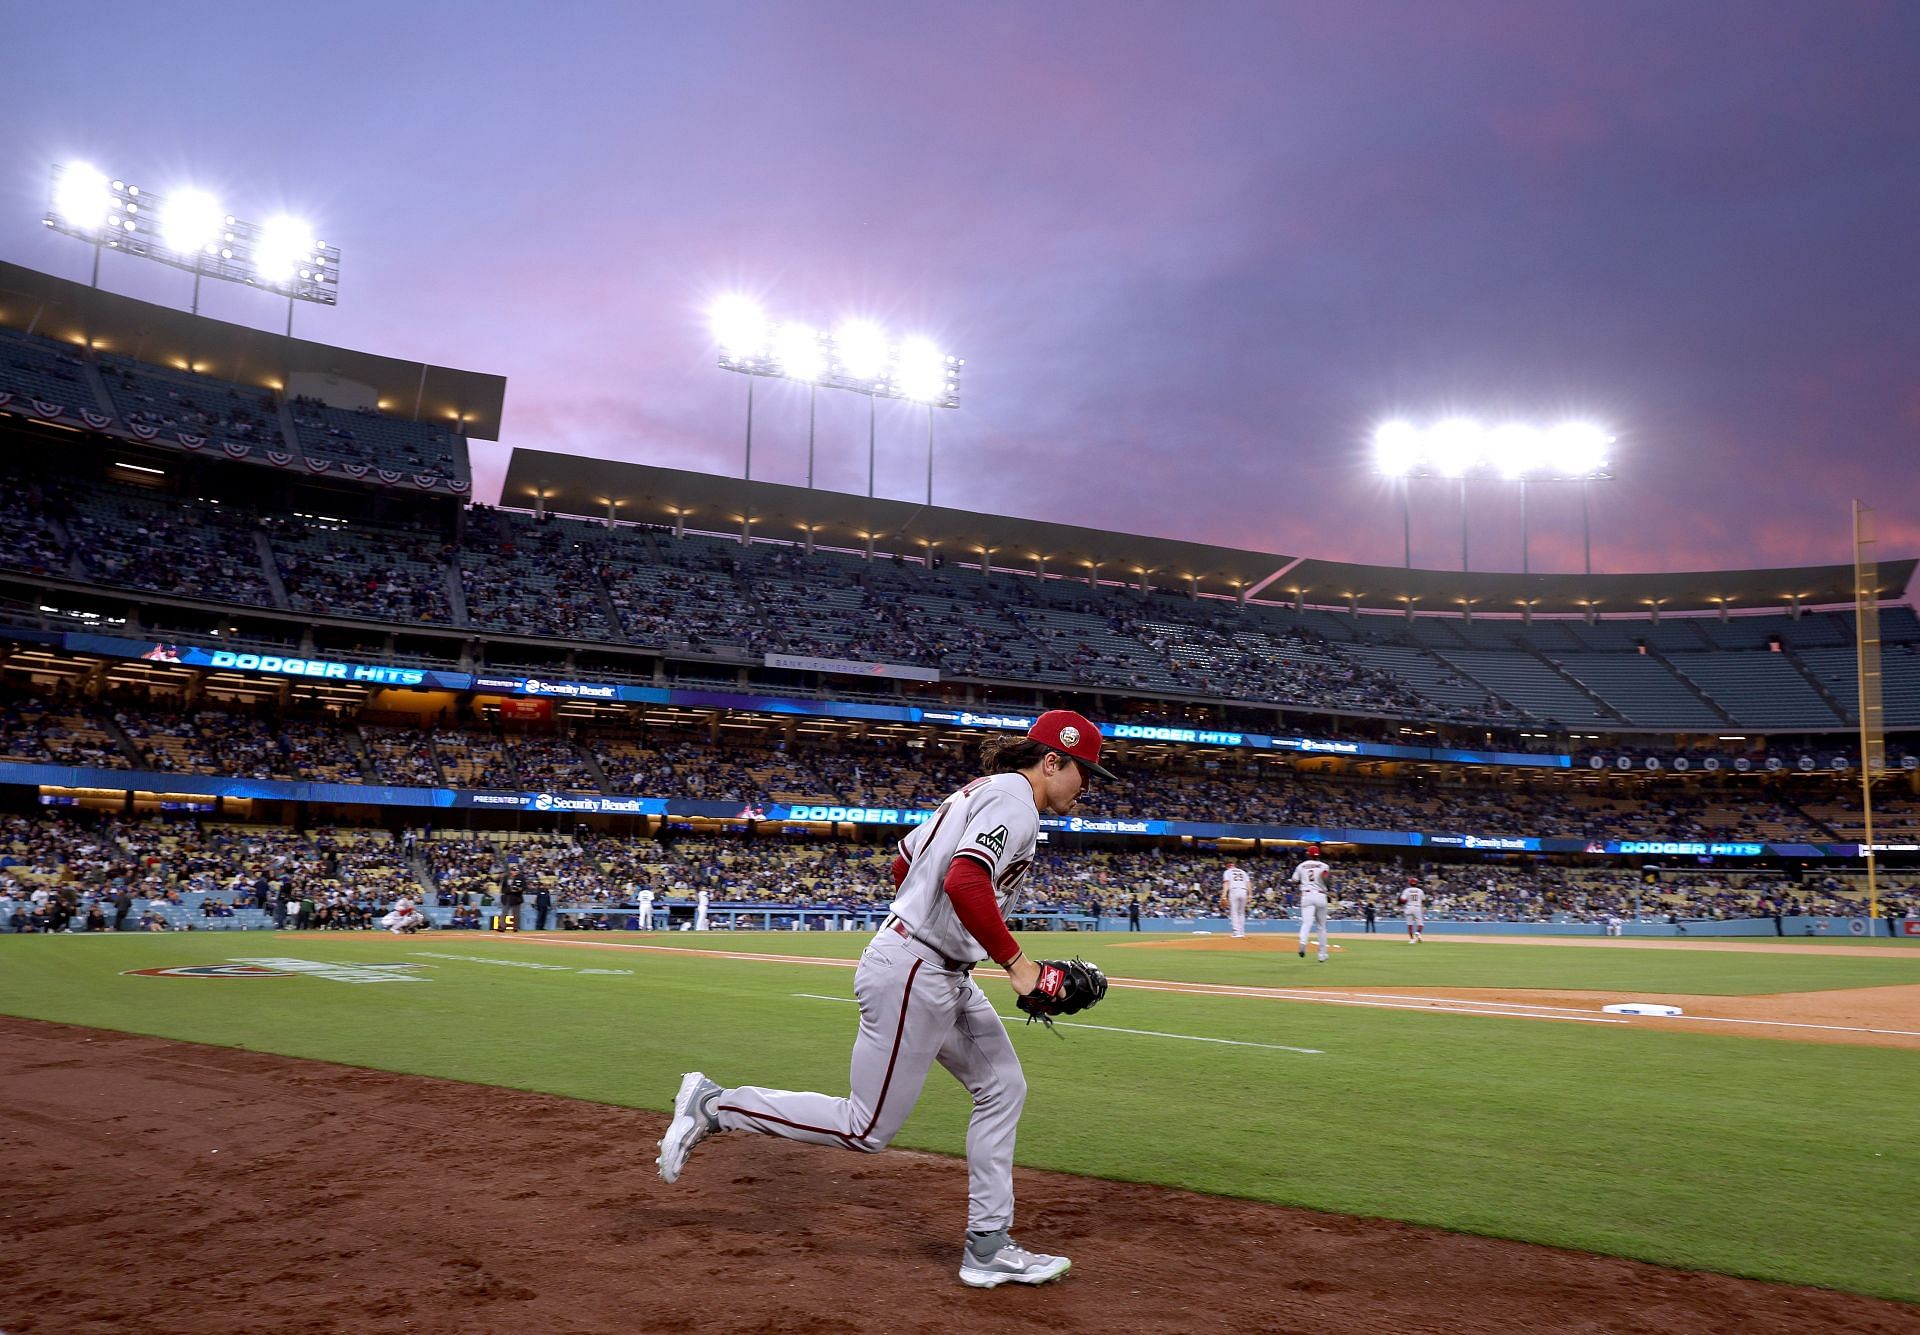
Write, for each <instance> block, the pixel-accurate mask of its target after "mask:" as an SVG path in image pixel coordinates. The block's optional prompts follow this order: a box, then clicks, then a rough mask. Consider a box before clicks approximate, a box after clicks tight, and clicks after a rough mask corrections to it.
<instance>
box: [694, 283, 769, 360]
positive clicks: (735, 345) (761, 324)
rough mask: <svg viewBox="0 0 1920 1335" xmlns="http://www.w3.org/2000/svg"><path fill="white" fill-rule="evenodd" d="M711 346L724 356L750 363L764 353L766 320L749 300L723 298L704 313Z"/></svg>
mask: <svg viewBox="0 0 1920 1335" xmlns="http://www.w3.org/2000/svg"><path fill="white" fill-rule="evenodd" d="M707 319H708V321H709V322H710V323H711V324H712V326H713V338H714V342H716V343H718V344H719V345H720V351H721V353H722V354H723V355H725V356H727V357H730V358H734V359H737V360H742V361H752V360H755V359H757V358H759V357H760V356H762V355H763V354H764V353H765V352H766V350H767V316H766V312H765V311H763V310H761V309H760V303H759V302H757V301H755V300H754V299H753V298H752V297H742V296H737V295H736V296H726V297H722V298H720V300H718V301H716V302H714V303H713V308H712V309H711V310H709V311H708V312H707Z"/></svg>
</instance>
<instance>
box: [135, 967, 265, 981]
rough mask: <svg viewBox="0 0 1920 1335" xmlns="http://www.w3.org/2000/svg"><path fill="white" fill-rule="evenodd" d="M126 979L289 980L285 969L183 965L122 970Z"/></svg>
mask: <svg viewBox="0 0 1920 1335" xmlns="http://www.w3.org/2000/svg"><path fill="white" fill-rule="evenodd" d="M120 972H121V973H123V974H125V975H126V976H128V977H139V978H291V977H293V975H292V974H291V973H289V972H287V971H286V970H285V969H269V968H266V967H264V966H262V965H258V964H183V965H179V966H177V967H175V968H172V969H122V970H121V971H120Z"/></svg>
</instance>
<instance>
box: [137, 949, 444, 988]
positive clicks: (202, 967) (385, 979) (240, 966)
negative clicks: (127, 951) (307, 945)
mask: <svg viewBox="0 0 1920 1335" xmlns="http://www.w3.org/2000/svg"><path fill="white" fill-rule="evenodd" d="M430 967H432V966H430V965H425V964H335V963H331V962H329V961H326V960H302V959H292V958H289V957H286V956H279V955H274V956H268V957H265V958H259V959H235V960H229V961H227V962H226V963H225V964H185V965H177V966H175V967H173V968H171V969H125V970H122V972H123V973H126V974H131V975H138V976H141V977H145V978H292V977H295V976H296V975H300V974H304V975H306V976H307V977H309V978H325V979H327V980H328V981H329V982H334V983H424V982H426V981H428V980H427V979H425V978H422V977H421V976H420V975H419V974H418V973H416V972H414V971H415V970H418V969H425V968H430Z"/></svg>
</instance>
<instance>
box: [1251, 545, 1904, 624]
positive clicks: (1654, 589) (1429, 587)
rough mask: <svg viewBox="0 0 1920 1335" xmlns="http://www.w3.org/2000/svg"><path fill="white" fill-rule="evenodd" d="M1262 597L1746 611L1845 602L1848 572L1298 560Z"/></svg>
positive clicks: (1463, 608) (1887, 596)
mask: <svg viewBox="0 0 1920 1335" xmlns="http://www.w3.org/2000/svg"><path fill="white" fill-rule="evenodd" d="M1913 567H1914V562H1913V560H1912V559H1911V558H1909V559H1906V560H1900V561H1882V562H1880V564H1879V580H1878V584H1879V590H1880V597H1881V600H1882V601H1888V600H1892V599H1898V598H1899V597H1901V595H1903V594H1904V593H1905V592H1906V588H1907V584H1908V583H1909V582H1910V581H1911V580H1912V578H1913ZM1263 596H1264V597H1266V598H1269V599H1272V600H1274V601H1277V602H1288V601H1294V600H1296V599H1297V600H1298V601H1301V602H1304V603H1317V604H1320V605H1322V606H1338V605H1343V604H1344V605H1350V606H1351V605H1358V606H1360V607H1365V608H1391V609H1392V610H1394V611H1405V610H1407V608H1408V607H1409V606H1411V607H1412V609H1413V611H1414V612H1416V613H1420V612H1450V613H1453V614H1454V615H1459V614H1461V613H1467V612H1471V613H1472V614H1474V615H1476V616H1477V615H1480V614H1482V613H1504V614H1507V615H1514V614H1522V613H1526V612H1532V613H1533V614H1535V615H1569V614H1580V615H1586V614H1589V613H1591V614H1593V615H1598V616H1608V615H1616V614H1621V613H1632V614H1635V615H1639V616H1651V615H1660V614H1665V613H1669V612H1695V613H1697V612H1719V611H1729V612H1736V611H1741V610H1745V609H1754V608H1773V609H1779V608H1782V607H1796V606H1797V607H1821V606H1832V605H1836V604H1842V603H1846V604H1850V603H1852V602H1853V567H1852V566H1850V565H1834V566H1795V567H1788V568H1786V569H1781V570H1698V571H1685V572H1679V573H1673V574H1643V575H1517V574H1500V573H1497V572H1491V571H1490V572H1486V573H1478V572H1476V573H1464V572H1461V571H1458V570H1405V569H1402V568H1400V567H1398V566H1363V565H1349V564H1347V563H1345V562H1341V561H1313V560H1307V561H1302V562H1300V563H1299V564H1298V565H1297V566H1295V567H1293V568H1292V569H1291V570H1289V571H1287V572H1286V574H1285V575H1283V576H1282V577H1281V578H1279V579H1277V580H1275V581H1274V582H1273V583H1272V584H1271V585H1269V586H1268V587H1267V589H1266V590H1265V592H1264V594H1263Z"/></svg>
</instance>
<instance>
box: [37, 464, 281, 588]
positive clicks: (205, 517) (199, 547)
mask: <svg viewBox="0 0 1920 1335" xmlns="http://www.w3.org/2000/svg"><path fill="white" fill-rule="evenodd" d="M59 518H60V519H61V521H62V522H63V523H64V524H65V525H66V528H67V533H68V535H69V536H70V537H71V539H72V541H73V547H74V551H75V553H76V554H77V555H78V556H79V557H80V560H81V562H82V564H83V565H84V566H85V567H86V569H87V572H88V573H89V574H90V575H91V576H92V578H94V579H95V580H97V581H99V582H100V583H102V584H110V585H119V586H122V587H126V588H135V589H150V590H152V591H154V592H156V593H170V594H177V595H180V596H182V597H189V598H202V599H206V600H208V601H212V602H223V603H248V604H252V605H254V606H258V607H272V606H274V605H275V604H274V598H273V590H272V587H271V586H270V585H269V583H268V581H267V572H266V567H265V566H264V565H263V564H262V561H261V553H260V549H259V546H258V544H257V543H256V542H255V541H254V538H255V535H256V534H257V532H258V530H259V524H258V521H257V520H256V519H255V518H254V517H253V516H251V515H250V514H248V513H246V512H244V511H238V510H231V509H229V508H228V507H222V506H217V505H212V504H199V505H182V504H180V503H179V502H177V501H175V500H172V499H169V498H166V497H163V496H158V495H150V494H147V493H144V492H141V491H139V490H136V489H133V488H128V487H108V486H101V487H96V488H93V489H91V490H90V491H89V492H88V493H87V494H86V496H85V497H84V498H81V499H78V500H76V501H75V502H74V503H73V504H72V505H71V507H70V508H69V509H68V510H67V511H66V513H64V514H62V515H60V516H59Z"/></svg>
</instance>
